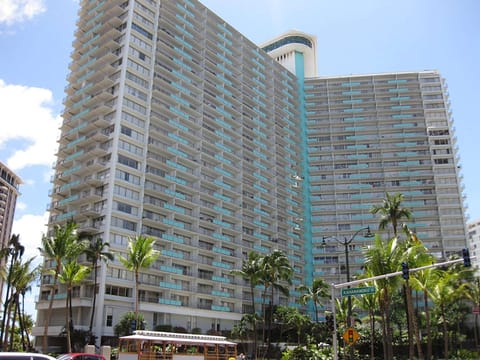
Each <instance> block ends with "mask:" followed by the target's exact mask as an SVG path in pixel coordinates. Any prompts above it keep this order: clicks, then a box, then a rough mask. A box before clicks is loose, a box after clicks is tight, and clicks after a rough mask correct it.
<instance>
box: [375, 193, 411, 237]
mask: <svg viewBox="0 0 480 360" xmlns="http://www.w3.org/2000/svg"><path fill="white" fill-rule="evenodd" d="M402 201H403V195H402V194H394V195H390V194H389V193H385V198H384V199H383V203H382V205H374V206H372V208H371V209H370V212H371V213H372V214H380V215H381V220H380V223H379V226H378V228H379V229H380V230H385V229H386V228H387V226H388V224H392V228H393V235H394V236H397V230H398V226H399V221H400V220H401V219H403V218H406V219H411V218H412V213H411V211H410V210H409V209H407V208H403V207H402V206H401V205H402Z"/></svg>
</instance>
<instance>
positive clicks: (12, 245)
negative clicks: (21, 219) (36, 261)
mask: <svg viewBox="0 0 480 360" xmlns="http://www.w3.org/2000/svg"><path fill="white" fill-rule="evenodd" d="M24 251H25V247H24V246H23V245H22V244H21V243H20V235H18V234H13V235H12V236H11V237H10V240H9V241H8V246H7V247H6V248H3V249H2V250H1V251H0V256H1V257H4V258H5V260H8V257H9V256H11V258H10V266H9V271H8V273H7V289H6V292H5V301H4V303H3V317H2V328H1V334H0V342H1V344H2V346H3V348H4V349H6V348H7V344H8V343H7V338H8V329H6V327H7V325H8V320H7V318H8V316H7V310H8V305H9V304H10V302H11V301H12V294H11V292H12V271H13V267H14V263H15V262H16V261H17V260H18V259H21V258H22V256H23V253H24ZM2 272H3V269H2Z"/></svg>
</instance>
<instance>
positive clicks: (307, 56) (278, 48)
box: [260, 30, 317, 77]
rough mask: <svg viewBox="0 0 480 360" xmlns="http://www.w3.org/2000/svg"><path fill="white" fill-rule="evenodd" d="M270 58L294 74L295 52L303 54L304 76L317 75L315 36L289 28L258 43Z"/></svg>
mask: <svg viewBox="0 0 480 360" xmlns="http://www.w3.org/2000/svg"><path fill="white" fill-rule="evenodd" d="M260 47H261V48H262V49H263V50H265V51H266V52H267V53H268V54H269V55H270V56H271V57H272V58H274V59H275V60H277V61H278V62H279V63H280V64H282V65H283V66H284V67H286V68H287V69H288V70H289V71H291V72H292V73H294V74H296V59H298V57H296V56H295V53H301V54H303V59H304V64H303V66H304V75H305V77H316V76H317V56H316V47H317V38H316V37H315V36H313V35H309V34H306V33H304V32H301V31H297V30H290V31H288V32H286V33H284V34H282V35H280V36H278V37H276V38H274V39H272V40H270V41H267V42H266V43H264V44H262V45H260Z"/></svg>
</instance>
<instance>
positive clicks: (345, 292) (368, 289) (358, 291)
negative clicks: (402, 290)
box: [342, 286, 377, 296]
mask: <svg viewBox="0 0 480 360" xmlns="http://www.w3.org/2000/svg"><path fill="white" fill-rule="evenodd" d="M375 291H377V289H376V288H375V286H365V287H358V288H346V289H342V296H350V295H365V294H375Z"/></svg>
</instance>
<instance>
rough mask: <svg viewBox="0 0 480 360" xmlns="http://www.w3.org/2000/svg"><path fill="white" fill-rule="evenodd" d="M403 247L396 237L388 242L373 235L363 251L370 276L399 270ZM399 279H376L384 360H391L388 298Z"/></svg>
mask: <svg viewBox="0 0 480 360" xmlns="http://www.w3.org/2000/svg"><path fill="white" fill-rule="evenodd" d="M404 250H405V247H404V246H402V244H401V243H399V241H398V239H397V238H396V237H394V238H392V239H390V240H389V241H388V242H384V241H382V239H381V238H380V236H379V235H378V234H377V235H375V239H374V242H373V244H372V246H368V247H366V248H365V249H364V256H365V267H366V271H368V272H369V273H370V274H372V276H378V275H384V274H390V273H394V272H397V271H399V269H401V263H402V262H403V254H404ZM399 281H400V278H399V277H397V276H394V277H389V278H383V279H377V286H378V288H377V289H378V290H377V291H378V296H379V297H378V300H379V306H380V311H381V316H382V335H383V336H382V339H383V350H384V358H385V359H393V348H392V341H393V333H392V328H391V324H390V297H391V294H392V293H393V292H394V291H395V290H396V289H397V288H398V286H399Z"/></svg>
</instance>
